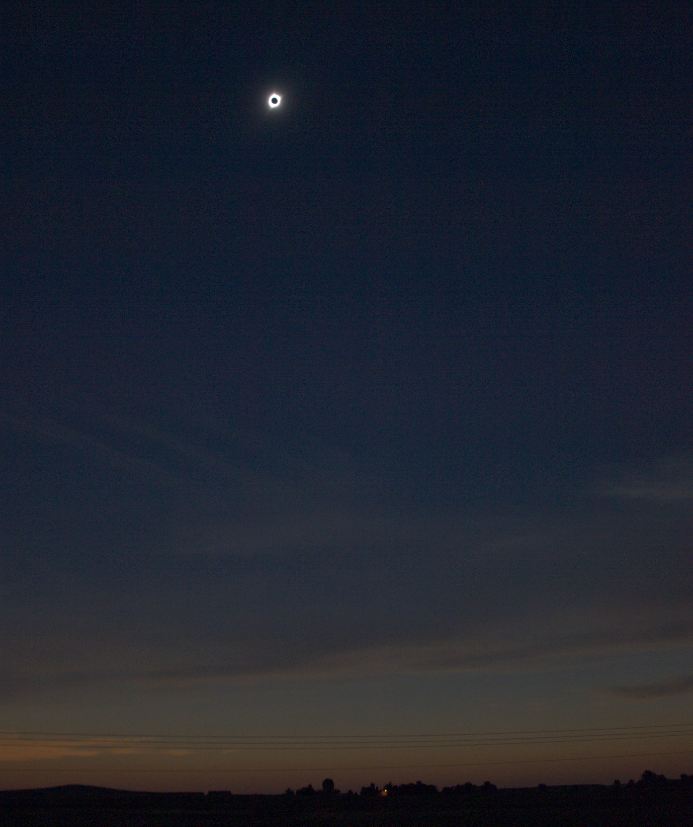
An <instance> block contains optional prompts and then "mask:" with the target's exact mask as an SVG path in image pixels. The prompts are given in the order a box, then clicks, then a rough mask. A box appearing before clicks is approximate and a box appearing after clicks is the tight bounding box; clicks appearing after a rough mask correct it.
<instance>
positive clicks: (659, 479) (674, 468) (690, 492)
mask: <svg viewBox="0 0 693 827" xmlns="http://www.w3.org/2000/svg"><path fill="white" fill-rule="evenodd" d="M595 493H596V494H598V495H599V496H603V497H613V498H617V499H622V500H643V501H650V502H655V503H676V502H684V501H688V500H693V456H692V455H691V454H690V453H688V452H686V453H680V454H670V455H667V456H665V457H660V458H658V459H657V460H655V461H654V462H651V463H650V464H649V465H647V466H645V467H643V468H622V469H616V470H612V471H611V472H609V473H604V474H603V475H602V478H601V479H600V480H599V481H598V483H597V484H596V486H595Z"/></svg>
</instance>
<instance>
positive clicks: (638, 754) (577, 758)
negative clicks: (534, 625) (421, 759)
mask: <svg viewBox="0 0 693 827" xmlns="http://www.w3.org/2000/svg"><path fill="white" fill-rule="evenodd" d="M691 754H693V747H692V748H691V749H683V750H665V751H654V752H631V753H623V754H617V755H582V756H580V755H577V756H570V757H558V758H556V757H550V758H521V759H507V760H501V761H456V762H454V763H442V764H391V765H387V766H385V765H379V766H371V767H364V766H354V767H333V766H326V765H323V766H320V767H282V768H276V767H229V768H224V769H213V768H208V767H205V768H201V769H194V768H176V767H167V768H163V769H154V768H152V767H131V768H130V769H111V768H108V769H94V768H89V769H85V770H78V769H75V768H74V767H73V768H70V769H67V768H65V769H53V768H51V769H50V770H46V769H40V768H38V767H29V768H17V769H14V770H13V769H11V768H10V769H7V768H3V772H5V771H7V772H18V773H22V774H24V773H26V772H41V773H47V772H50V773H56V772H59V773H75V772H93V773H96V774H100V773H104V772H107V773H109V774H110V773H124V774H126V773H133V772H136V773H154V774H170V773H174V774H175V773H184V774H190V775H211V774H214V775H221V774H225V775H232V774H234V773H289V772H291V773H297V772H366V771H368V772H380V771H385V770H407V769H410V770H414V769H416V770H424V769H444V768H450V769H454V768H457V767H490V766H500V765H503V764H549V763H551V764H553V763H556V762H567V761H601V760H606V759H613V758H646V757H649V756H653V755H691Z"/></svg>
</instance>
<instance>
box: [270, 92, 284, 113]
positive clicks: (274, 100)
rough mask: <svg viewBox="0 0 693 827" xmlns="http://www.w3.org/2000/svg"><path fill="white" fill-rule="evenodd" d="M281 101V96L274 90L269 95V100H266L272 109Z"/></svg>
mask: <svg viewBox="0 0 693 827" xmlns="http://www.w3.org/2000/svg"><path fill="white" fill-rule="evenodd" d="M281 102H282V96H281V95H278V94H277V93H276V92H272V94H271V95H270V97H269V101H268V103H269V105H270V109H274V108H275V107H277V106H279V104H280V103H281Z"/></svg>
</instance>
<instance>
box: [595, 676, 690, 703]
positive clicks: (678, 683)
mask: <svg viewBox="0 0 693 827" xmlns="http://www.w3.org/2000/svg"><path fill="white" fill-rule="evenodd" d="M604 691H606V692H607V693H608V694H610V695H616V696H618V697H619V698H629V699H631V700H635V701H649V700H653V699H657V698H668V697H670V696H671V695H688V694H693V675H679V676H677V677H675V678H670V679H669V680H666V681H658V682H657V683H645V684H640V685H635V686H610V687H607V688H606V689H605V690H604Z"/></svg>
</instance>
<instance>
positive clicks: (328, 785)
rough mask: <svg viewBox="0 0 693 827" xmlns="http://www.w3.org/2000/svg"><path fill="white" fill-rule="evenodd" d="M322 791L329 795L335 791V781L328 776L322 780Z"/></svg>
mask: <svg viewBox="0 0 693 827" xmlns="http://www.w3.org/2000/svg"><path fill="white" fill-rule="evenodd" d="M322 791H323V792H324V793H327V794H328V795H329V794H331V793H333V792H334V781H333V780H332V779H331V778H326V779H325V780H324V781H323V782H322Z"/></svg>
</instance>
